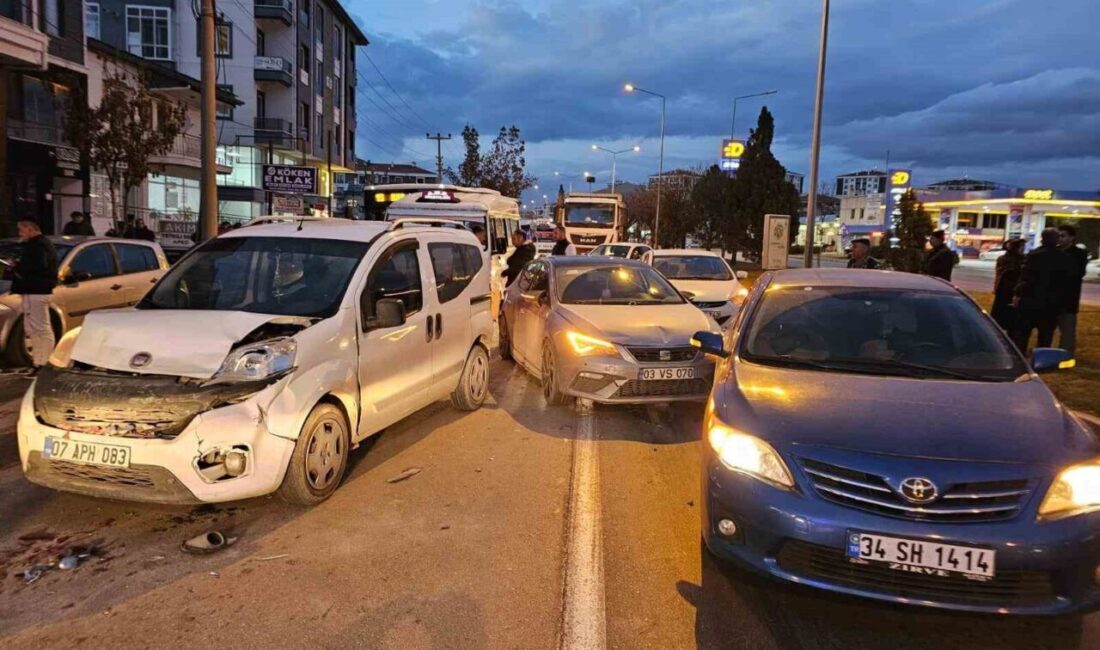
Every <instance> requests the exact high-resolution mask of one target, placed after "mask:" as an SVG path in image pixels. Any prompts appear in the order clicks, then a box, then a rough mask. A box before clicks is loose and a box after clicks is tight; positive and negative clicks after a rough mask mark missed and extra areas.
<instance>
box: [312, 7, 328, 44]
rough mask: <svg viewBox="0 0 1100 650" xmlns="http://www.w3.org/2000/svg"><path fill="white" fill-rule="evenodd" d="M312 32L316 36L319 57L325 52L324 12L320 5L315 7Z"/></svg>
mask: <svg viewBox="0 0 1100 650" xmlns="http://www.w3.org/2000/svg"><path fill="white" fill-rule="evenodd" d="M313 31H314V33H316V34H317V36H316V38H317V54H318V55H320V54H321V53H322V52H324V50H325V10H324V8H323V7H321V5H317V23H316V27H315V28H314V30H313Z"/></svg>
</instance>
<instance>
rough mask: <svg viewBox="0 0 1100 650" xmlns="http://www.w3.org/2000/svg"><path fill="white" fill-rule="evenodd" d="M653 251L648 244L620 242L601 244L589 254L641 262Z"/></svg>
mask: <svg viewBox="0 0 1100 650" xmlns="http://www.w3.org/2000/svg"><path fill="white" fill-rule="evenodd" d="M652 250H653V249H652V248H651V247H650V246H648V245H646V244H637V243H629V242H620V243H617V244H600V245H599V246H597V247H595V248H593V249H592V250H591V251H589V252H588V254H589V255H595V256H597V257H618V258H621V259H624V260H640V259H642V258H644V257H645V256H646V254H647V253H649V252H650V251H652Z"/></svg>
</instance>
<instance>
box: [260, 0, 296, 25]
mask: <svg viewBox="0 0 1100 650" xmlns="http://www.w3.org/2000/svg"><path fill="white" fill-rule="evenodd" d="M255 1H256V4H255V8H256V20H278V21H281V22H282V23H283V24H284V25H286V26H287V27H290V25H292V24H293V23H294V3H293V2H292V1H291V0H255Z"/></svg>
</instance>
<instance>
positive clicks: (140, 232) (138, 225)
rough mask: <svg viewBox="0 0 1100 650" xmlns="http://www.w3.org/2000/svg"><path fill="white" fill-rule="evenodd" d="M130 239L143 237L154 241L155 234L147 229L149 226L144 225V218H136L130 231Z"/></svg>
mask: <svg viewBox="0 0 1100 650" xmlns="http://www.w3.org/2000/svg"><path fill="white" fill-rule="evenodd" d="M130 238H131V239H144V240H145V241H156V240H157V236H156V235H155V234H154V233H153V231H152V230H150V229H149V226H146V225H145V219H142V218H140V217H139V218H138V219H137V220H136V221H134V229H133V231H132V232H131V233H130Z"/></svg>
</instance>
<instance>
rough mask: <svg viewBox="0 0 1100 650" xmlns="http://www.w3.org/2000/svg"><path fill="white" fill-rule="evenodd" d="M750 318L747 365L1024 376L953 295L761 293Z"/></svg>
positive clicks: (837, 290)
mask: <svg viewBox="0 0 1100 650" xmlns="http://www.w3.org/2000/svg"><path fill="white" fill-rule="evenodd" d="M750 318H751V321H750V322H749V324H748V327H747V330H746V335H745V337H744V338H743V341H744V343H743V344H742V345H743V347H742V354H743V356H744V357H745V358H746V359H749V360H751V361H757V362H762V363H776V364H781V365H795V366H801V367H813V368H817V369H825V370H836V371H844V372H872V373H876V374H878V373H881V374H899V373H902V374H913V373H915V372H918V371H920V370H922V369H923V370H924V371H926V372H929V373H931V374H937V373H938V374H944V375H957V376H960V377H967V378H980V379H998V380H1012V379H1015V378H1016V377H1018V376H1019V375H1021V374H1023V373H1025V372H1027V368H1026V367H1025V365H1024V363H1023V360H1022V359H1021V358H1020V356H1019V354H1017V353H1016V351H1015V350H1013V349H1012V348H1011V347H1010V345H1009V344H1008V342H1007V340H1006V339H1005V337H1004V336H1002V335H1001V333H1000V332H998V331H997V330H996V329H995V328H996V325H995V324H993V323H992V322H991V321H990V320H989V319H988V318H986V317H985V316H984V315H982V313H981V311H980V310H979V309H978V308H977V307H976V306H975V305H974V304H973V303H972V302H970V301H969V300H968V299H966V298H965V297H963V296H961V295H958V294H954V293H944V292H930V291H913V290H903V289H863V288H858V287H817V286H806V287H801V286H788V287H782V288H779V289H770V290H769V291H767V292H766V293H765V294H764V295H763V297H762V298H761V301H760V304H759V306H758V307H757V308H756V309H755V310H754V313H753V314H752V315H751V317H750Z"/></svg>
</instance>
